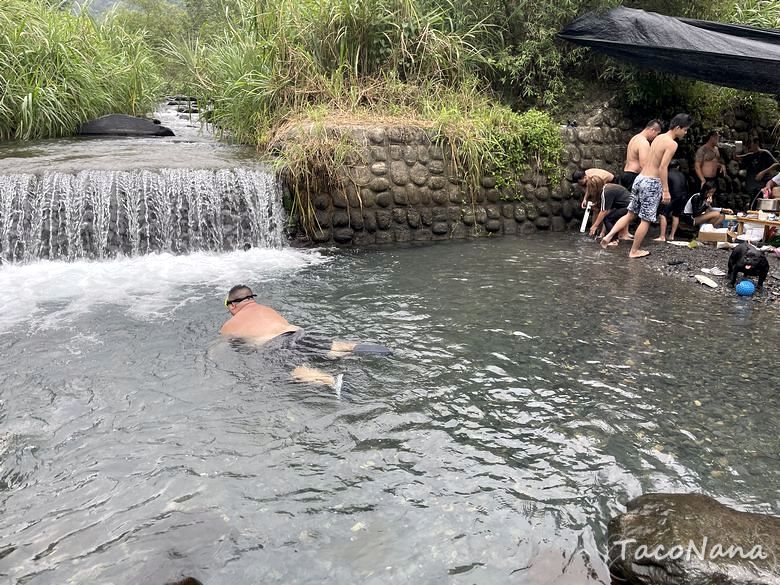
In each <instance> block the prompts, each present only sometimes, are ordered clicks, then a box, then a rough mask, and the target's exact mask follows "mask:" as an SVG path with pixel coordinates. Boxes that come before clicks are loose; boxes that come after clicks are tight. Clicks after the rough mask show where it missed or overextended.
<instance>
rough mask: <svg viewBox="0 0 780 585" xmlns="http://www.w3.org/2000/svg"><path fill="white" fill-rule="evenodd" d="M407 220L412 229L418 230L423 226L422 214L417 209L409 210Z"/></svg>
mask: <svg viewBox="0 0 780 585" xmlns="http://www.w3.org/2000/svg"><path fill="white" fill-rule="evenodd" d="M406 220H407V223H408V224H409V227H410V228H415V229H416V228H418V227H420V225H421V224H422V220H421V218H420V212H419V211H417V210H416V209H409V210H407V212H406Z"/></svg>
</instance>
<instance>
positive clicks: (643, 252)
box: [628, 250, 650, 258]
mask: <svg viewBox="0 0 780 585" xmlns="http://www.w3.org/2000/svg"><path fill="white" fill-rule="evenodd" d="M649 255H650V250H637V251H636V252H633V251H632V252H629V253H628V257H629V258H644V257H645V256H649Z"/></svg>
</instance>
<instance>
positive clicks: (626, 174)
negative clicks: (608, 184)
mask: <svg viewBox="0 0 780 585" xmlns="http://www.w3.org/2000/svg"><path fill="white" fill-rule="evenodd" d="M638 176H639V173H633V172H631V171H623V174H622V175H620V184H621V185H623V186H624V187H625V188H626V189H628V190H629V191H631V187H632V186H633V185H634V179H636V178H637V177H638Z"/></svg>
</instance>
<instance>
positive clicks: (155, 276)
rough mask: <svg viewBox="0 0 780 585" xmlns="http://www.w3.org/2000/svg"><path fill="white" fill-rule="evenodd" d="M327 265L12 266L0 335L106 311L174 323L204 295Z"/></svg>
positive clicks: (1, 279) (176, 260)
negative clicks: (121, 310) (114, 308)
mask: <svg viewBox="0 0 780 585" xmlns="http://www.w3.org/2000/svg"><path fill="white" fill-rule="evenodd" d="M328 261H329V259H328V258H327V257H325V256H323V255H322V254H320V253H319V252H317V251H312V250H294V249H283V250H278V249H265V248H255V249H252V250H249V251H246V252H243V251H240V252H231V253H227V254H215V253H207V252H198V253H193V254H190V255H187V256H174V255H172V254H151V255H147V256H137V257H132V258H119V259H115V260H109V261H101V262H97V261H76V262H51V261H40V262H35V263H32V264H26V265H7V266H4V267H3V268H2V269H0V332H2V333H6V332H8V331H9V330H11V329H12V328H14V327H16V326H17V325H20V324H23V323H27V324H28V325H29V330H30V331H31V332H33V331H39V330H41V329H49V328H56V327H63V326H67V325H68V324H70V323H71V322H72V321H73V319H74V318H75V317H77V316H79V315H83V314H86V313H89V312H93V311H99V310H100V309H101V307H104V306H105V305H106V304H109V305H114V306H119V307H123V308H124V309H125V310H126V311H127V314H128V315H130V316H132V317H134V318H137V319H152V318H153V319H160V318H169V317H171V315H172V314H173V312H174V311H175V310H176V309H177V308H178V307H181V306H182V305H185V304H187V303H190V302H193V301H196V300H199V299H200V298H202V297H204V296H206V295H207V294H210V293H209V292H205V293H204V291H213V294H214V295H215V297H221V296H222V295H224V293H225V289H226V287H228V286H230V285H232V284H235V283H237V282H246V283H248V284H249V283H258V282H261V281H263V280H269V279H279V278H284V277H287V276H289V275H290V274H292V273H295V272H297V271H299V270H302V269H305V268H307V267H309V266H316V265H319V264H323V263H326V262H328ZM204 285H205V286H204Z"/></svg>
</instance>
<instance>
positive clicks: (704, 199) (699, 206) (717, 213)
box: [682, 181, 734, 228]
mask: <svg viewBox="0 0 780 585" xmlns="http://www.w3.org/2000/svg"><path fill="white" fill-rule="evenodd" d="M717 190H718V185H717V184H716V183H715V181H705V182H704V184H703V185H702V186H701V191H700V192H699V193H696V194H695V195H693V196H692V197H691V198H690V199H688V201H687V203H686V204H685V207H684V208H683V215H682V217H683V219H684V220H686V222H687V223H689V224H690V225H693V226H700V225H702V224H704V223H711V224H712V225H714V226H715V227H716V228H717V227H720V224H721V223H723V220H724V219H726V217H725V214H727V213H728V214H730V213H734V212H733V211H732V210H731V209H727V208H725V207H723V208H721V207H713V206H712V198H713V197H714V196H715V192H716V191H717Z"/></svg>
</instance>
